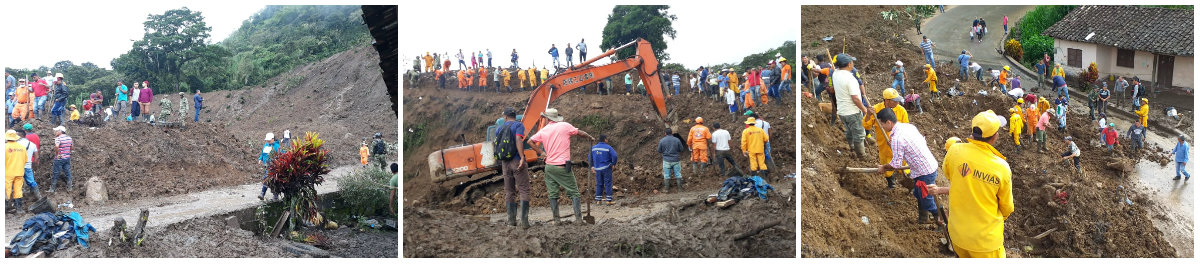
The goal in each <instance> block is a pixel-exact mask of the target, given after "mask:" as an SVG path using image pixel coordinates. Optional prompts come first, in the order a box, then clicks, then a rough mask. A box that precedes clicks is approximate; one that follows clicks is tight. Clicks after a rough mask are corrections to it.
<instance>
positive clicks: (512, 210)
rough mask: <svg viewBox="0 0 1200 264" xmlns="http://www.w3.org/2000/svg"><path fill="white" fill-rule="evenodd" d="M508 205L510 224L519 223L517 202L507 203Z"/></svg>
mask: <svg viewBox="0 0 1200 264" xmlns="http://www.w3.org/2000/svg"><path fill="white" fill-rule="evenodd" d="M505 204H506V205H508V225H510V226H516V225H517V203H505Z"/></svg>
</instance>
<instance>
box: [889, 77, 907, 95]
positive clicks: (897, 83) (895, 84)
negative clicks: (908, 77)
mask: <svg viewBox="0 0 1200 264" xmlns="http://www.w3.org/2000/svg"><path fill="white" fill-rule="evenodd" d="M892 89H896V91H897V92H900V96H905V95H908V92H907V91H905V90H904V80H892Z"/></svg>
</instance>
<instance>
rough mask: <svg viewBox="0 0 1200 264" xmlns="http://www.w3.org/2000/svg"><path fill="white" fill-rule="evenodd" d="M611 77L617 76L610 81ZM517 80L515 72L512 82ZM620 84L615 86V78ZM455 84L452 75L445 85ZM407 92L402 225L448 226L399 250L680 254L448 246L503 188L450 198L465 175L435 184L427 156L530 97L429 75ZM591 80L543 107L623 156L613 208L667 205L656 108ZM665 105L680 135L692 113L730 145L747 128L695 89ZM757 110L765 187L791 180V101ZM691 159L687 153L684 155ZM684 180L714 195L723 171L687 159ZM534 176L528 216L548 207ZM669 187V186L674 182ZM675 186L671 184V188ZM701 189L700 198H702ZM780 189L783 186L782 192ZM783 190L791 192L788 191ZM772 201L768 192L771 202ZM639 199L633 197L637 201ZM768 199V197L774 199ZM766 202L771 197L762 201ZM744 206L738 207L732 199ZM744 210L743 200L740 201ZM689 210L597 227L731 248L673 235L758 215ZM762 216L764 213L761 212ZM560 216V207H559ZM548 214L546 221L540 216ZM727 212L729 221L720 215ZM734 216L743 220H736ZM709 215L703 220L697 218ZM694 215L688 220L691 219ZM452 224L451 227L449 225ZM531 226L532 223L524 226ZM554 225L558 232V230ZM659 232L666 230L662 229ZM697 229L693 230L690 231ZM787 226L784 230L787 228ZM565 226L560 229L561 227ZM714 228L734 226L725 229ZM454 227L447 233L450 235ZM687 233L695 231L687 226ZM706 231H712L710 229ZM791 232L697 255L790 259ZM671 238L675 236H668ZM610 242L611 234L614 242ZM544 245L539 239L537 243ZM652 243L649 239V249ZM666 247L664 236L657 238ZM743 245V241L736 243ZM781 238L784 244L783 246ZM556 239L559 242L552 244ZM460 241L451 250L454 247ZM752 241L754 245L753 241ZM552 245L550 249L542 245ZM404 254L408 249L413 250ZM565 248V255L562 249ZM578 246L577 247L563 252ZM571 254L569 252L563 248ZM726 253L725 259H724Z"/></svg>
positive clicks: (429, 253)
mask: <svg viewBox="0 0 1200 264" xmlns="http://www.w3.org/2000/svg"><path fill="white" fill-rule="evenodd" d="M614 81H616V80H614ZM513 82H514V83H515V82H516V78H513ZM614 83H619V82H614ZM449 85H451V86H452V85H453V80H451V82H450V83H449ZM409 87H414V88H406V89H405V90H404V94H403V98H404V108H405V109H404V117H405V118H404V121H405V124H404V127H403V128H402V129H404V133H406V135H405V136H404V137H405V140H406V142H409V141H411V142H412V143H408V144H410V145H409V146H408V147H406V149H405V150H404V160H405V163H404V183H403V185H404V197H405V198H404V205H405V228H406V230H410V228H412V227H414V226H417V227H421V226H424V227H425V228H416V229H414V230H422V229H431V230H447V231H444V232H427V231H422V232H419V233H409V234H412V235H415V236H417V237H409V234H406V236H405V239H406V243H405V245H406V250H405V252H406V253H405V254H406V256H421V257H435V256H441V257H467V256H543V257H549V256H594V257H603V256H660V257H670V256H676V255H673V254H681V253H678V252H670V251H666V250H662V251H655V252H642V253H638V254H641V255H630V254H621V253H620V250H613V252H609V251H606V250H604V249H594V250H592V249H589V250H585V251H580V250H581V249H570V248H572V247H574V246H571V243H576V242H571V241H570V240H565V241H564V242H562V243H561V244H560V245H563V246H565V247H567V248H568V249H570V250H565V251H562V252H560V251H559V250H557V249H556V250H528V251H520V252H518V251H511V250H507V249H506V250H490V251H489V250H486V249H485V250H479V251H471V250H466V249H458V248H454V247H451V246H453V245H454V244H455V243H458V242H455V241H462V240H463V239H468V237H459V235H457V234H459V233H462V234H470V233H471V232H450V230H461V229H459V228H458V227H463V228H467V227H468V226H470V228H472V229H478V230H490V229H489V228H488V226H492V225H496V226H497V227H498V225H497V224H495V223H488V222H485V221H477V220H471V219H475V218H480V217H482V218H487V216H486V215H489V214H495V213H503V210H504V209H503V208H504V204H503V200H504V194H503V189H502V186H501V184H499V182H497V183H493V184H489V185H486V186H484V187H482V188H480V190H481V191H478V192H472V193H469V194H468V195H455V194H454V187H455V185H456V184H459V183H460V182H464V181H466V180H467V179H460V180H454V181H451V182H446V183H443V184H433V183H432V182H431V180H430V179H429V175H428V174H429V172H428V167H427V166H426V157H427V155H428V154H429V153H431V152H432V151H435V150H438V149H443V148H446V147H449V146H452V145H456V144H460V143H456V142H458V137H459V135H463V137H464V138H465V140H466V142H467V143H474V142H482V141H484V131H485V130H486V128H487V126H489V125H492V124H495V120H496V118H499V117H501V114H500V113H501V111H502V110H503V109H504V108H505V107H510V106H511V107H514V108H517V109H520V110H524V108H525V106H524V104H525V102H526V101H527V100H528V98H529V92H527V91H521V92H512V93H509V92H503V93H496V92H495V91H490V92H481V91H461V90H458V89H453V88H450V89H444V90H443V89H437V88H436V87H435V86H434V85H433V82H432V75H429V74H425V75H422V78H421V80H419V81H418V82H417V85H415V86H409ZM595 87H596V85H589V87H588V88H587V89H586V92H584V91H573V92H571V93H569V94H566V95H564V96H562V97H560V98H559V99H558V100H556V101H555V102H552V103H551V105H550V107H554V108H557V109H558V110H559V112H560V113H562V114H563V115H564V116H565V117H566V119H567V122H570V123H572V124H573V125H575V126H576V127H579V128H580V129H582V130H584V131H587V132H588V133H590V134H592V135H594V136H599V135H600V134H605V135H607V136H608V139H609V144H610V145H612V146H613V148H615V149H616V150H617V152H618V155H619V156H620V160H621V161H620V162H619V163H618V165H617V167H616V171H615V172H614V175H613V186H614V189H615V196H616V197H617V198H616V199H617V200H618V201H619V203H620V204H621V205H620V206H626V205H636V206H649V207H654V204H661V203H669V202H670V201H654V200H655V197H661V194H658V192H659V191H660V189H661V188H662V178H661V177H662V176H661V173H662V171H661V156H659V154H658V153H657V152H656V151H655V149H654V146H656V144H657V142H658V140H659V139H661V138H662V137H663V132H662V127H663V123H662V122H660V121H659V119H658V117H657V114H656V113H655V112H654V110H653V108H652V107H651V103H650V100H649V99H648V97H645V96H641V95H637V94H634V95H625V94H624V93H623V90H624V87H623V86H620V87H614V88H615V89H614V91H621V93H618V94H614V95H599V94H596V92H595ZM667 104H668V108H669V109H672V111H673V112H674V113H675V115H674V117H673V118H671V120H669V126H671V127H672V128H673V129H674V130H675V131H676V132H681V131H686V130H687V129H689V128H691V126H692V125H694V124H692V123H691V122H690V121H691V120H692V119H694V118H695V117H696V116H702V117H704V119H705V120H706V122H705V123H706V124H707V125H709V126H710V127H711V125H712V124H713V123H715V122H720V123H721V124H722V128H724V129H726V130H729V132H730V134H731V135H732V136H733V141H732V142H731V145H733V146H734V148H738V146H739V145H740V143H739V142H740V141H738V140H740V138H741V136H740V135H741V131H742V129H743V127H744V125H742V121H744V120H745V117H743V116H741V115H737V116H734V115H732V114H730V113H729V112H728V109H727V108H726V107H725V106H724V104H723V102H721V101H718V100H716V99H713V98H709V97H705V96H701V95H697V94H690V93H688V94H681V95H680V96H674V97H672V98H671V99H668V100H667ZM755 112H759V113H760V116H762V117H764V118H765V119H766V120H767V121H768V122H770V123H771V129H770V131H769V132H770V135H771V145H772V152H771V156H772V158H774V159H775V164H776V168H775V169H774V170H772V172H771V174H770V177H769V178H770V179H769V181H770V183H771V184H773V185H775V186H776V188H780V187H779V186H781V185H790V184H791V183H794V179H792V178H786V177H784V176H785V175H788V174H793V173H794V168H795V164H796V163H795V159H796V155H795V129H794V128H795V126H796V123H795V118H794V113H795V102H794V101H790V102H786V103H782V104H781V103H780V102H776V101H771V102H770V103H769V104H768V105H767V106H766V107H758V108H756V109H755ZM592 144H594V143H593V142H590V141H588V140H586V139H582V140H581V139H574V140H572V154H573V156H575V157H582V155H585V154H586V152H587V151H586V150H587V149H589V148H590V147H591V145H592ZM682 155H684V156H690V153H684V154H682ZM735 159H736V160H737V162H738V165H739V166H740V168H741V169H742V170H748V167H747V166H748V163H747V161H746V158H745V157H743V156H741V155H736V158H735ZM683 166H684V170H683V174H684V178H685V181H686V183H685V185H686V188H687V190H689V191H696V190H700V191H697V192H698V193H697V197H693V198H692V200H699V199H701V198H702V197H703V196H704V195H707V194H710V193H715V192H716V191H717V189H718V188H719V187H720V184H721V182H722V181H724V180H725V178H726V177H723V176H720V175H718V174H719V169H718V167H717V166H715V165H711V166H708V168H707V169H706V170H704V171H703V172H698V173H693V172H692V169H691V167H690V164H689V162H687V161H685V162H684V164H683ZM575 175H576V180H577V182H579V187H580V191H581V193H582V195H583V196H584V197H590V195H592V194H591V193H592V191H591V190H592V188H593V187H592V186H593V185H592V183H593V182H594V177H592V176H591V175H590V173H589V172H588V171H587V170H586V169H585V168H578V169H575ZM531 176H532V179H531V180H532V184H531V187H532V190H531V194H532V203H533V206H534V208H533V211H532V212H531V214H534V213H533V212H537V211H548V208H547V205H548V204H547V202H548V199H547V192H546V187H545V184H543V183H542V180H541V179H542V176H543V172H541V171H534V172H531ZM672 185H674V184H672ZM672 190H673V191H674V189H672ZM700 192H703V193H704V194H703V195H700ZM780 193H782V192H780ZM788 195H794V193H792V194H788ZM772 199H774V198H772ZM635 201H636V202H635ZM560 203H562V206H561V208H560V210H561V209H565V210H566V211H570V208H569V206H570V201H569V200H567V199H562V200H560ZM771 203H774V201H773V202H771ZM768 204H769V203H768ZM739 206H741V205H739ZM779 206H780V207H779V208H780V209H779V210H781V211H778V212H777V213H774V212H773V213H770V214H777V215H779V216H781V217H782V216H791V218H792V219H793V220H786V221H784V222H783V223H781V224H780V225H779V226H784V227H786V226H788V225H789V224H792V226H794V222H789V221H794V215H795V211H794V208H795V207H794V205H791V206H784V205H779ZM747 207H749V206H747ZM683 212H687V213H690V214H694V215H696V216H697V217H695V218H698V219H697V220H689V221H684V222H670V223H661V221H660V220H658V219H659V218H644V219H640V220H632V219H630V220H623V221H621V222H614V223H612V224H609V225H607V226H606V225H605V224H597V225H596V226H606V227H605V228H604V229H603V230H613V229H614V228H617V229H618V230H624V231H616V232H617V234H626V233H627V234H641V235H644V236H659V237H663V239H646V240H642V239H638V240H629V241H630V242H627V243H632V244H630V245H633V246H636V245H639V244H645V243H647V242H653V243H658V242H656V241H671V240H684V241H688V240H690V241H695V242H696V243H695V245H703V246H707V247H732V246H731V245H727V244H726V242H721V241H719V240H711V239H709V240H711V242H704V241H706V240H699V239H696V238H688V237H680V236H684V235H687V236H691V235H690V234H676V233H683V231H682V230H687V229H688V227H707V226H713V225H719V223H722V221H732V222H734V223H737V222H745V223H747V224H751V223H754V222H756V221H758V219H756V218H754V217H752V216H742V215H738V214H727V213H724V212H729V211H719V210H698V211H694V212H693V211H683ZM762 213H764V214H766V212H762ZM564 214H565V213H564ZM545 218H547V219H548V218H549V217H545ZM721 218H732V219H721ZM739 218H745V219H741V220H745V221H739ZM699 219H706V220H699ZM690 221H695V222H690ZM661 225H679V226H681V227H680V228H668V229H665V230H663V229H655V228H648V227H647V226H661ZM451 227H454V228H451ZM592 228H595V227H586V228H585V229H584V230H578V229H579V228H576V227H571V228H566V229H569V230H570V231H566V230H558V229H552V230H551V231H535V232H547V233H544V234H543V233H530V234H529V235H527V236H528V237H549V238H556V237H559V236H561V235H564V234H584V233H586V232H584V231H586V230H600V229H592ZM744 228H745V226H742V227H738V229H739V230H740V229H744ZM531 230H533V229H531ZM555 230H558V231H555ZM659 230H663V231H659ZM697 230H700V229H697ZM788 230H790V228H788ZM564 232H566V233H564ZM721 232H733V231H732V229H730V230H729V231H721ZM451 233H453V234H451ZM686 233H692V232H686ZM710 233H711V232H710ZM787 233H790V235H782V236H779V237H771V238H769V239H764V242H760V243H757V244H763V243H766V244H768V246H764V247H768V248H779V249H786V250H769V251H763V250H759V249H754V248H744V249H742V250H733V251H728V250H725V251H723V252H724V253H718V252H702V253H701V254H705V255H704V256H708V257H713V256H779V257H789V256H795V249H794V248H795V233H794V230H791V231H788V232H787ZM667 237H670V238H672V239H665V238H667ZM613 239H615V238H613ZM541 240H542V241H543V242H545V241H546V240H545V239H541ZM653 243H652V244H651V245H653ZM663 243H671V242H663ZM739 243H740V242H739ZM788 243H791V244H790V245H788ZM554 244H559V242H554ZM455 247H457V246H455ZM753 247H758V246H753ZM547 249H549V248H547ZM408 252H412V253H411V254H410V253H408ZM564 252H565V253H564ZM570 252H575V253H570ZM566 253H570V254H566ZM721 254H726V255H721ZM678 256H688V257H698V256H700V255H695V254H689V255H678Z"/></svg>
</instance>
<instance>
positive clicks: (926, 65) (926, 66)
mask: <svg viewBox="0 0 1200 264" xmlns="http://www.w3.org/2000/svg"><path fill="white" fill-rule="evenodd" d="M925 68H933V66H929V64H928V63H926V64H925Z"/></svg>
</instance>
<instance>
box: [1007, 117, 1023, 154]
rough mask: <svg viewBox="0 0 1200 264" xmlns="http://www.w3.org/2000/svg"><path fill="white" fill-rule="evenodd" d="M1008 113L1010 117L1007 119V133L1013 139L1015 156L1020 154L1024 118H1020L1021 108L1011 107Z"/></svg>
mask: <svg viewBox="0 0 1200 264" xmlns="http://www.w3.org/2000/svg"><path fill="white" fill-rule="evenodd" d="M1008 111H1009V112H1010V113H1012V116H1010V117H1009V118H1008V133H1009V134H1010V135H1012V137H1013V144H1016V148H1017V154H1021V129H1022V128H1023V127H1024V125H1025V118H1023V117H1021V108H1019V107H1013V108H1012V109H1009V110H1008Z"/></svg>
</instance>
